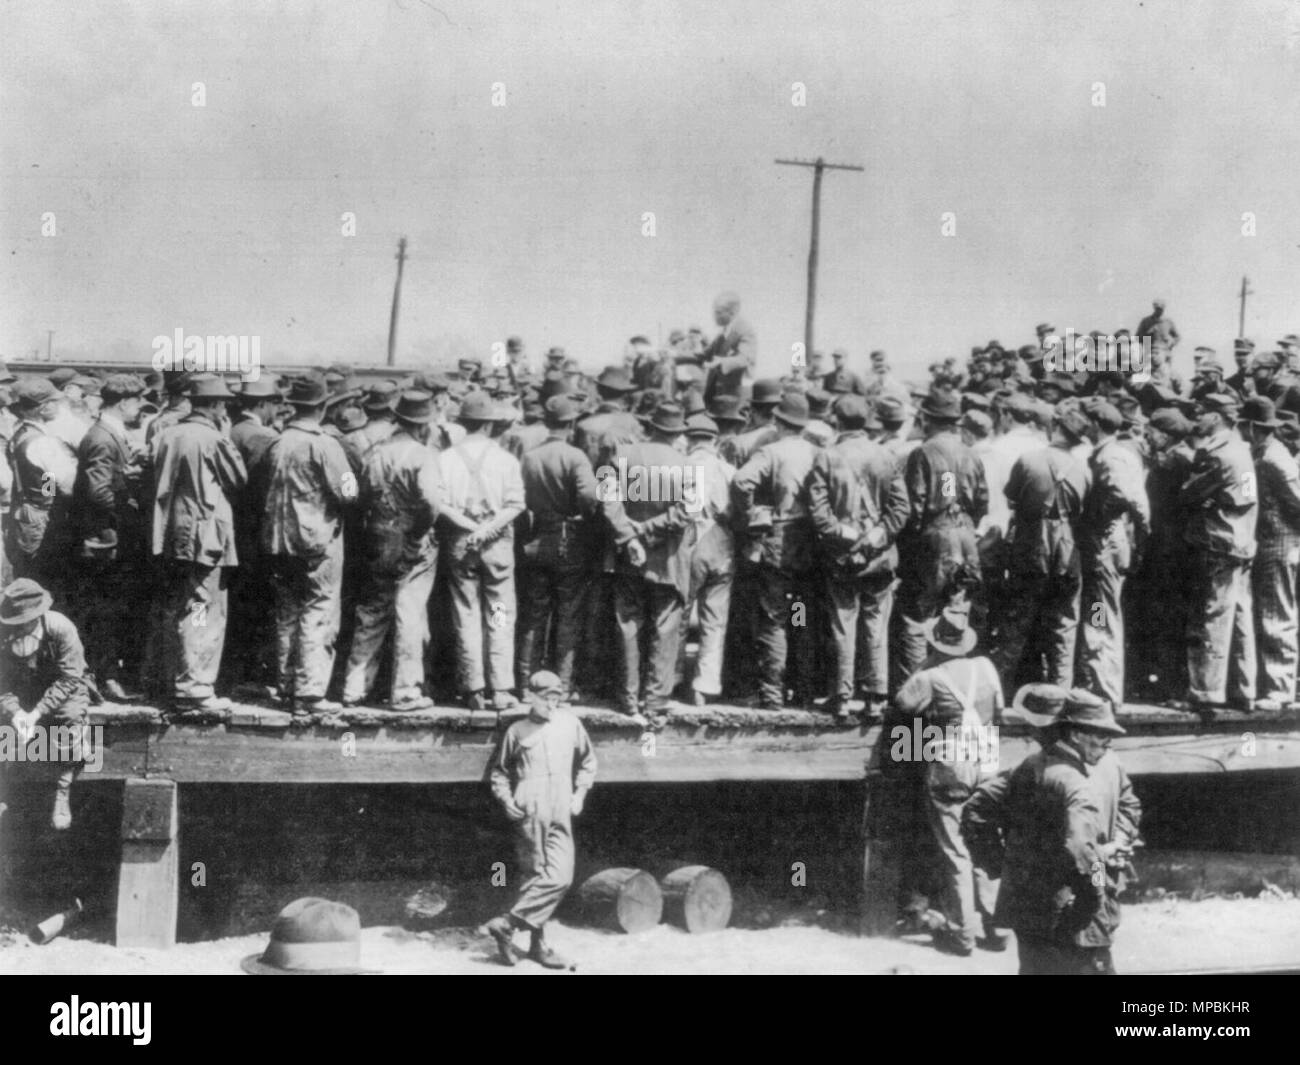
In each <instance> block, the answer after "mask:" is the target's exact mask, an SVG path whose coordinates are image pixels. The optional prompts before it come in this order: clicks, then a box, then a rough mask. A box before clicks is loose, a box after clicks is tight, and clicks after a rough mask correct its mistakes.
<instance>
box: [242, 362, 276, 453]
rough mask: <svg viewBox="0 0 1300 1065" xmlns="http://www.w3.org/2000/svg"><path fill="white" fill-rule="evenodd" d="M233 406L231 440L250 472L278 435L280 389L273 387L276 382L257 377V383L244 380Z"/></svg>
mask: <svg viewBox="0 0 1300 1065" xmlns="http://www.w3.org/2000/svg"><path fill="white" fill-rule="evenodd" d="M235 406H236V408H237V413H236V415H235V419H234V421H233V422H232V423H231V426H230V439H231V440H233V441H234V443H235V447H237V448H239V454H240V457H241V458H242V459H243V460H244V467H245V468H246V469H248V470H251V469H252V468H253V467H254V466H256V465H257V463H258V461H259V460H260V459H261V458H262V456H263V455H264V454H266V451H267V449H268V448H270V446H271V445H272V444H273V443H275V438H276V437H277V436H279V435H280V432H279V430H278V429H277V428H276V427H275V416H276V412H277V411H278V410H279V408H280V390H279V389H278V388H276V386H275V379H274V378H273V377H270V376H269V375H266V374H258V376H257V380H255V381H244V382H243V383H242V384H241V385H240V387H239V391H238V392H237V393H236V394H235Z"/></svg>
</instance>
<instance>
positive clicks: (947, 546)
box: [896, 511, 980, 680]
mask: <svg viewBox="0 0 1300 1065" xmlns="http://www.w3.org/2000/svg"><path fill="white" fill-rule="evenodd" d="M898 552H899V559H900V565H899V574H898V575H899V579H900V583H899V588H898V600H897V603H896V605H897V609H898V613H899V615H900V619H901V624H900V625H899V626H898V676H897V678H896V679H900V680H901V679H905V678H907V677H910V676H911V675H912V674H913V673H915V672H916V671H917V670H918V669H919V668H920V667H921V663H922V662H924V661H925V659H926V657H927V655H928V654H929V649H928V647H927V645H926V640H925V625H926V622H927V621H929V620H930V619H931V618H933V617H934V616H935V615H936V614H938V613H939V611H940V610H941V609H942V608H943V603H944V593H945V592H946V591H947V588H948V584H949V582H950V581H951V580H952V578H953V576H954V574H955V573H956V571H957V569H958V567H961V566H965V567H966V569H967V570H968V571H969V572H970V573H971V574H972V575H973V576H975V577H978V576H979V574H980V557H979V544H978V542H977V541H976V539H975V526H974V525H973V524H972V522H971V520H970V516H969V515H968V514H966V513H965V512H964V511H957V512H955V513H950V514H938V515H935V516H934V517H931V518H930V519H929V520H928V521H927V523H926V525H925V528H924V529H922V530H920V531H919V532H916V531H906V532H905V534H904V535H903V536H901V537H900V538H899V542H898Z"/></svg>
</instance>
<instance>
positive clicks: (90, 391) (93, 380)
mask: <svg viewBox="0 0 1300 1065" xmlns="http://www.w3.org/2000/svg"><path fill="white" fill-rule="evenodd" d="M68 384H70V385H76V386H77V387H78V388H79V389H81V391H82V392H83V393H84V394H85V395H88V396H97V395H99V393H100V390H101V389H102V388H103V387H104V386H103V385H102V384H100V381H99V378H98V377H89V376H87V375H86V374H80V373H79V374H77V376H76V377H74V378H73V379H72V380H71V381H69V382H68Z"/></svg>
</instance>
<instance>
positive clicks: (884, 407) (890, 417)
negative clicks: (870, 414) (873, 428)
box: [876, 396, 906, 425]
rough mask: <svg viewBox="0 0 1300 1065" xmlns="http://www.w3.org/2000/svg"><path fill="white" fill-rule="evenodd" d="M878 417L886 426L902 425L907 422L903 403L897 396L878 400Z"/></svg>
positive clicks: (882, 397)
mask: <svg viewBox="0 0 1300 1065" xmlns="http://www.w3.org/2000/svg"><path fill="white" fill-rule="evenodd" d="M876 417H877V418H879V419H880V421H881V422H882V423H884V424H885V425H901V424H902V423H903V422H904V421H905V420H906V415H905V414H904V412H903V401H902V400H901V399H899V398H898V397H897V396H881V397H880V398H879V399H877V400H876Z"/></svg>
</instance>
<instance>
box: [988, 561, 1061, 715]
mask: <svg viewBox="0 0 1300 1065" xmlns="http://www.w3.org/2000/svg"><path fill="white" fill-rule="evenodd" d="M1079 604H1080V586H1079V579H1078V577H1077V576H1065V577H1057V576H1052V575H1050V574H1046V573H1021V572H1013V573H1012V575H1011V579H1010V580H1009V581H1008V583H1007V609H1006V610H1005V611H1004V612H1003V614H1002V621H1001V623H1000V626H999V637H1000V643H999V646H998V651H997V654H996V655H995V656H994V658H995V664H996V665H997V668H998V673H999V675H1000V676H1001V677H1002V682H1003V685H1004V686H1005V687H1006V688H1007V690H1008V691H1010V690H1012V689H1013V688H1015V687H1017V686H1018V685H1019V683H1020V680H1021V679H1022V678H1023V679H1024V680H1026V681H1031V682H1032V681H1037V680H1039V679H1045V680H1046V681H1047V683H1049V684H1056V685H1059V686H1061V687H1063V688H1071V687H1073V686H1074V653H1075V646H1076V642H1077V639H1078V633H1079ZM1027 652H1028V654H1029V658H1030V659H1032V661H1027V659H1026V653H1027ZM1042 657H1046V659H1047V674H1046V677H1045V678H1042V677H1041V669H1040V667H1039V660H1040V658H1042Z"/></svg>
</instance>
